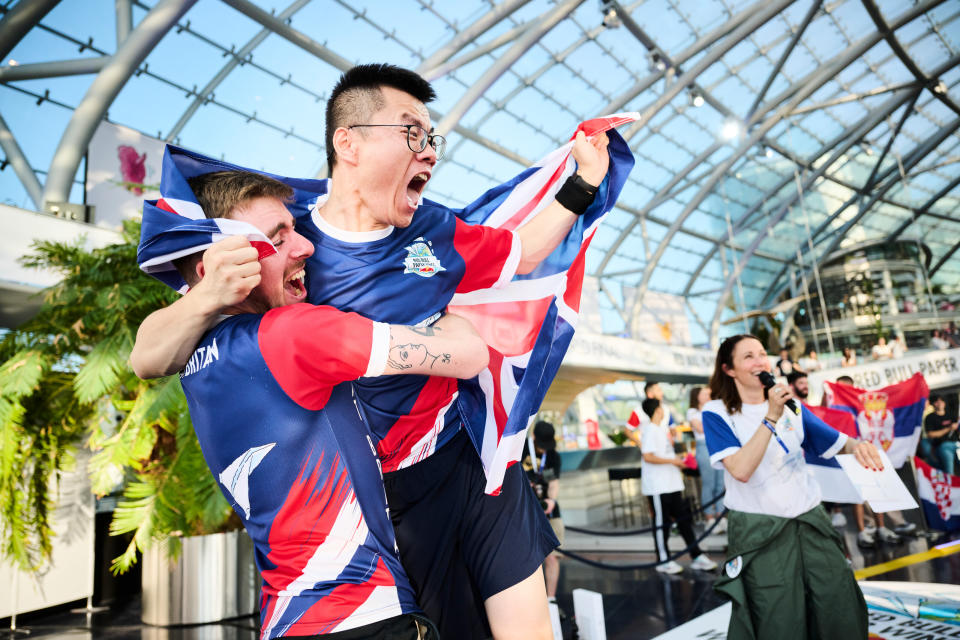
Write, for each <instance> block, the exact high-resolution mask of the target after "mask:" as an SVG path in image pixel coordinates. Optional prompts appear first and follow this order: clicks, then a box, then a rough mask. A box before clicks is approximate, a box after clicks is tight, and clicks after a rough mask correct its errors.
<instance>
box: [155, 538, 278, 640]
mask: <svg viewBox="0 0 960 640" xmlns="http://www.w3.org/2000/svg"><path fill="white" fill-rule="evenodd" d="M259 577H260V576H259V574H258V573H257V569H256V566H255V565H254V561H253V542H252V541H251V540H250V537H249V536H248V535H247V533H246V532H245V531H231V532H229V533H215V534H211V535H206V536H193V537H189V538H184V539H183V551H182V552H181V554H180V557H179V558H178V559H177V561H176V562H175V563H171V562H170V560H169V559H168V558H167V557H166V556H164V554H163V552H162V551H161V550H160V549H158V548H157V547H156V546H154V547H152V548H150V549H149V550H148V551H147V552H146V553H144V554H143V578H142V584H143V613H142V615H141V619H142V620H143V621H144V622H145V623H147V624H152V625H157V626H162V627H167V626H172V625H182V624H203V623H208V622H216V621H218V620H224V619H227V618H236V617H238V616H247V615H251V614H253V613H254V612H255V611H256V609H257V591H258V589H259V583H260V581H259Z"/></svg>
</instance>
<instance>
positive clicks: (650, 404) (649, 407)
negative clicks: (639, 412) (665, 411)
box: [640, 398, 660, 420]
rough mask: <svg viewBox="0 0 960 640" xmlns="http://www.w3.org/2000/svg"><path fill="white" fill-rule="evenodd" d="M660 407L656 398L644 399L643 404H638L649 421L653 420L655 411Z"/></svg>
mask: <svg viewBox="0 0 960 640" xmlns="http://www.w3.org/2000/svg"><path fill="white" fill-rule="evenodd" d="M659 406H660V401H659V400H657V399H656V398H645V399H644V401H643V402H641V403H640V407H641V408H642V409H643V412H644V413H645V414H647V417H648V418H650V419H651V420H652V419H653V414H654V413H655V412H656V411H657V407H659Z"/></svg>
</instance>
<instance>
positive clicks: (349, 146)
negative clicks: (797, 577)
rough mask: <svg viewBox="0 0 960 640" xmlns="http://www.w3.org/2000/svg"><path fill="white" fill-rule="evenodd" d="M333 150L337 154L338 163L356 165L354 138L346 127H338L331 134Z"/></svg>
mask: <svg viewBox="0 0 960 640" xmlns="http://www.w3.org/2000/svg"><path fill="white" fill-rule="evenodd" d="M333 150H334V151H335V152H336V154H337V162H338V163H340V162H346V163H347V164H356V163H357V145H356V144H355V142H354V136H352V135H351V134H350V130H349V129H347V128H346V127H340V128H338V129H337V130H336V131H334V132H333Z"/></svg>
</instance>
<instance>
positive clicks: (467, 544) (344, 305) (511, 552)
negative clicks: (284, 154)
mask: <svg viewBox="0 0 960 640" xmlns="http://www.w3.org/2000/svg"><path fill="white" fill-rule="evenodd" d="M434 98H435V94H434V91H433V88H432V87H431V86H430V84H429V83H428V82H427V81H426V80H424V79H423V78H421V77H420V76H419V75H417V74H415V73H413V72H411V71H408V70H405V69H401V68H399V67H395V66H392V65H386V64H370V65H361V66H357V67H354V68H353V69H351V70H349V71H347V72H346V73H344V74H343V76H342V77H341V78H340V81H339V82H338V83H337V85H336V87H335V88H334V90H333V92H332V94H331V97H330V99H329V101H328V103H327V113H326V115H327V121H326V127H327V129H326V146H327V160H328V164H329V167H330V172H331V180H330V183H329V185H328V193H327V195H326V196H325V197H324V196H321V197H320V198H319V199H318V200H317V202H316V204H315V205H314V206H313V208H312V210H311V211H309V213H308V214H306V215H303V216H301V217H299V218H298V219H297V226H296V229H297V232H298V233H300V234H302V235H304V236H305V237H306V238H307V239H308V240H310V241H311V242H312V243H313V244H314V245H315V247H316V251H315V252H314V253H313V255H312V256H311V257H310V258H309V259H308V260H307V266H306V272H307V273H306V279H307V280H306V291H307V299H308V301H309V302H311V303H314V304H325V305H330V306H333V307H336V308H338V309H340V310H342V311H354V312H357V313H359V314H361V315H364V316H366V317H368V318H371V319H373V320H377V321H380V322H390V323H395V324H406V325H410V326H420V327H422V329H421V330H422V331H423V332H424V333H425V334H429V333H430V332H431V331H432V329H431V327H430V325H431V324H432V323H433V322H434V321H435V320H436V319H437V318H439V317H440V316H441V315H442V314H443V313H444V309H445V308H446V306H447V304H449V302H450V300H451V298H452V296H453V295H454V294H455V293H466V292H470V291H475V290H479V289H487V288H491V287H496V286H498V285H502V284H505V283H508V282H509V281H510V280H511V278H512V277H513V276H514V275H515V274H518V273H519V274H522V273H529V272H531V271H532V270H533V269H535V268H536V266H537V265H538V264H539V263H540V262H541V261H542V260H543V259H544V258H546V257H547V256H548V255H550V253H551V252H552V251H553V250H554V249H555V248H556V247H557V246H558V244H559V243H560V242H561V241H562V240H563V239H564V238H565V236H566V235H567V233H568V232H569V231H570V229H571V228H572V227H573V224H574V222H575V221H576V220H577V216H578V215H579V214H582V213H583V212H584V211H585V210H586V208H587V207H588V206H589V205H590V203H591V202H592V201H593V197H594V194H595V193H596V191H597V188H598V186H599V185H600V183H601V182H602V181H603V179H604V177H605V175H606V173H607V170H608V166H609V156H608V152H607V148H606V147H607V138H606V135H605V134H599V135H597V136H595V137H594V138H593V139H592V140H591V141H588V140H587V139H586V138H585V137H584V135H583V133H578V134H577V138H576V140H575V142H574V147H573V151H572V153H573V157H574V159H575V160H576V161H577V164H578V170H577V176H576V177H571V178H570V179H569V180H568V182H567V184H565V185H564V187H563V188H562V189H561V190H560V192H558V194H557V199H558V201H554V202H553V203H551V204H550V205H548V206H547V207H545V208H544V209H543V210H542V211H541V212H540V213H539V214H537V216H536V217H534V218H533V219H531V220H530V221H529V222H528V223H527V224H525V225H523V226H522V227H520V228H518V229H517V230H516V231H510V230H506V229H495V228H491V227H485V226H473V225H469V224H467V223H465V222H463V221H462V220H460V219H458V218H457V217H456V215H455V213H454V212H453V211H452V210H450V209H448V208H446V207H443V206H441V205H437V204H435V203H431V202H425V201H423V202H422V201H421V194H422V193H423V190H424V188H425V187H426V184H427V182H428V181H429V180H430V177H431V174H432V171H433V168H434V166H435V165H436V163H437V161H438V160H439V159H440V157H441V156H442V154H443V150H444V145H445V141H444V139H443V137H442V136H439V135H436V134H435V133H433V129H432V126H431V122H430V115H429V112H428V111H427V108H426V106H425V104H426V103H427V102H430V101H431V100H433V99H434ZM213 170H216V169H215V168H211V171H213ZM560 201H563V202H564V204H561V203H560ZM232 240H234V242H233V243H232V244H230V245H228V248H224V247H223V246H222V245H221V246H220V247H218V246H217V245H214V247H211V249H209V250H208V251H216V252H218V253H219V254H220V255H219V256H218V258H217V260H210V262H211V264H214V263H220V264H221V265H222V266H221V267H220V268H219V271H220V277H219V278H218V279H212V280H211V281H216V282H222V283H223V285H222V286H221V287H219V290H218V291H215V292H211V291H210V290H205V291H202V292H201V291H193V292H190V293H188V294H187V295H185V296H184V297H183V298H182V299H181V300H179V301H177V302H176V303H174V304H173V305H171V306H170V307H168V308H166V309H162V310H160V311H158V312H155V313H154V314H153V315H151V316H150V317H149V318H147V320H146V321H144V324H143V325H142V326H141V328H140V331H139V332H138V336H137V344H136V346H135V348H134V352H133V353H132V354H131V363H132V364H133V366H134V370H135V371H137V373H138V374H139V375H141V376H156V375H167V374H170V373H173V372H175V371H177V370H179V369H180V368H181V367H182V365H183V364H184V362H185V360H186V357H187V356H189V354H190V353H191V352H192V351H193V348H194V345H195V343H196V340H197V339H198V338H199V336H200V335H201V334H202V333H203V332H204V331H205V330H206V329H207V328H208V327H209V326H210V325H211V324H212V323H213V322H215V320H216V317H217V314H218V313H219V311H220V308H221V307H223V306H226V305H228V304H232V303H233V302H234V297H235V296H236V297H241V298H242V297H243V296H245V295H246V293H247V292H248V291H249V289H251V288H252V287H254V286H256V281H257V280H258V279H259V275H258V273H259V269H258V268H257V266H256V260H255V258H253V257H252V256H251V254H252V253H253V252H252V251H251V250H250V249H249V248H248V247H247V248H244V247H239V248H238V245H237V242H236V241H235V240H236V239H232ZM205 262H207V260H206V259H205ZM208 273H209V269H208ZM195 294H199V295H195ZM318 339H321V338H318ZM400 378H403V380H400ZM352 384H353V392H354V397H355V400H356V405H357V410H358V411H359V413H360V414H361V417H362V418H363V420H364V422H365V423H366V424H367V426H368V428H369V429H370V430H371V432H372V433H373V434H374V436H375V439H376V441H377V453H378V455H379V456H380V460H381V464H382V468H383V472H384V485H385V489H386V493H387V502H388V504H389V507H390V511H391V518H392V520H393V523H394V528H395V530H396V534H397V544H398V547H399V550H400V556H401V560H402V561H403V565H404V568H405V570H406V572H407V574H408V575H409V577H410V582H411V583H412V585H413V587H414V589H415V591H416V593H417V599H418V602H419V604H420V606H421V607H422V608H423V609H424V611H425V612H426V613H427V615H428V616H429V617H430V618H431V619H432V620H434V621H435V622H436V623H437V625H438V628H439V630H440V635H441V637H443V638H457V639H460V638H482V637H487V636H489V635H490V634H491V633H492V634H493V636H494V637H495V638H497V639H505V638H523V639H525V640H526V639H528V638H544V639H547V638H550V637H552V634H551V630H550V622H549V614H548V609H547V604H546V592H545V588H544V581H543V576H542V574H541V572H540V566H541V564H542V562H543V559H544V558H545V557H546V556H547V555H548V554H549V553H550V552H551V551H552V550H553V548H554V547H556V546H557V539H556V537H555V536H554V534H553V532H552V530H551V528H550V526H549V523H548V522H547V520H546V519H545V518H544V516H543V512H542V510H541V509H540V506H539V504H538V502H537V500H536V499H535V497H534V495H533V493H532V492H531V491H530V489H529V487H528V486H527V484H526V479H525V478H524V476H523V471H522V469H521V467H520V465H512V466H511V467H509V468H508V469H507V472H506V475H505V477H504V480H503V485H502V489H501V493H500V495H499V496H490V495H486V494H485V493H484V486H485V477H484V472H483V467H482V465H481V462H480V459H479V456H478V455H477V453H476V451H475V450H474V449H473V446H472V444H471V442H470V439H469V437H468V436H467V434H466V432H465V430H464V429H463V427H462V423H463V421H464V420H469V419H470V418H471V416H469V415H465V413H464V412H462V411H461V409H460V405H459V403H458V397H459V395H460V394H469V393H476V392H477V391H476V390H475V389H472V388H470V387H469V385H468V386H466V387H465V386H460V387H459V388H458V384H457V381H456V380H452V379H449V378H440V377H435V376H421V375H408V376H393V377H392V378H391V379H389V380H387V379H375V378H363V379H360V380H358V381H356V382H354V383H352ZM484 611H485V612H486V616H484ZM485 618H486V619H485ZM487 621H488V622H487ZM488 623H489V626H487V624H488Z"/></svg>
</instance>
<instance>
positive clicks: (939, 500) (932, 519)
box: [913, 458, 960, 531]
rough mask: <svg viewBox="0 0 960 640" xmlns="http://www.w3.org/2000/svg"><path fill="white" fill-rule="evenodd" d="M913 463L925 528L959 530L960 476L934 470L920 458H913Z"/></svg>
mask: <svg viewBox="0 0 960 640" xmlns="http://www.w3.org/2000/svg"><path fill="white" fill-rule="evenodd" d="M913 463H914V464H915V465H916V468H917V494H918V495H919V496H920V504H921V505H922V506H923V514H924V516H926V518H927V526H928V527H930V528H931V529H937V530H938V531H957V530H960V476H954V475H950V474H948V473H944V472H943V471H940V470H939V469H934V468H933V467H931V466H930V465H928V464H927V463H926V462H924V461H923V460H921V459H920V458H914V459H913Z"/></svg>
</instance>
